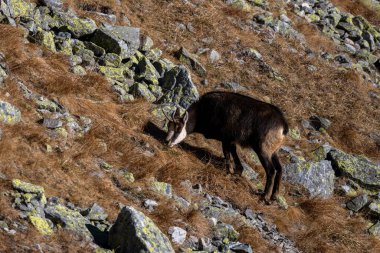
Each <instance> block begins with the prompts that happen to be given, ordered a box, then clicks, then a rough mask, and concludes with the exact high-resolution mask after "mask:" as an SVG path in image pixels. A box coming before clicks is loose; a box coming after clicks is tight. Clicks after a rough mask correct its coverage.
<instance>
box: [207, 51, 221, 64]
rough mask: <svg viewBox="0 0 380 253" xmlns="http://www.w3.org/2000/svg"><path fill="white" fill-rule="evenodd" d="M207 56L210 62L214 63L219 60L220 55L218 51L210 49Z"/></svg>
mask: <svg viewBox="0 0 380 253" xmlns="http://www.w3.org/2000/svg"><path fill="white" fill-rule="evenodd" d="M208 58H209V61H210V62H211V63H216V62H218V61H219V60H220V58H221V56H220V54H219V53H218V51H216V50H214V49H212V50H211V51H210V55H209V57H208Z"/></svg>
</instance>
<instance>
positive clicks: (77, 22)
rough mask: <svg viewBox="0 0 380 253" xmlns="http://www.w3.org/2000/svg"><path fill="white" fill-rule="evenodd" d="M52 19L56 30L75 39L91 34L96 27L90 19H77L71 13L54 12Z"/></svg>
mask: <svg viewBox="0 0 380 253" xmlns="http://www.w3.org/2000/svg"><path fill="white" fill-rule="evenodd" d="M54 19H55V20H56V22H57V26H58V28H59V29H60V30H61V31H63V32H70V33H71V34H72V35H73V36H74V37H75V38H80V37H82V36H85V35H89V34H92V33H93V32H94V31H95V30H96V28H97V26H96V23H95V21H94V20H92V19H90V18H79V17H78V16H77V15H76V14H75V13H73V12H72V11H68V12H55V16H54Z"/></svg>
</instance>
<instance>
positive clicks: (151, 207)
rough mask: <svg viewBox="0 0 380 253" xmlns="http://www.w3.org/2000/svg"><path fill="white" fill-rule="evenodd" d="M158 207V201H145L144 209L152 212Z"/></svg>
mask: <svg viewBox="0 0 380 253" xmlns="http://www.w3.org/2000/svg"><path fill="white" fill-rule="evenodd" d="M157 206H158V203H157V201H155V200H152V199H146V200H144V207H145V208H146V209H148V211H150V212H152V211H153V210H154V208H155V207H157Z"/></svg>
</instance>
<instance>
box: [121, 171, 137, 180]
mask: <svg viewBox="0 0 380 253" xmlns="http://www.w3.org/2000/svg"><path fill="white" fill-rule="evenodd" d="M123 176H124V178H125V179H127V181H128V182H130V183H133V182H135V177H134V176H133V174H132V173H131V172H128V171H126V172H124V173H123Z"/></svg>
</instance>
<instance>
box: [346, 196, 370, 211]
mask: <svg viewBox="0 0 380 253" xmlns="http://www.w3.org/2000/svg"><path fill="white" fill-rule="evenodd" d="M367 203H368V196H367V194H363V195H360V196H358V197H356V198H354V199H352V200H350V201H349V202H347V204H346V206H347V208H348V209H350V210H352V211H354V212H358V211H360V209H362V208H363V207H364V206H365V205H367Z"/></svg>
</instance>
